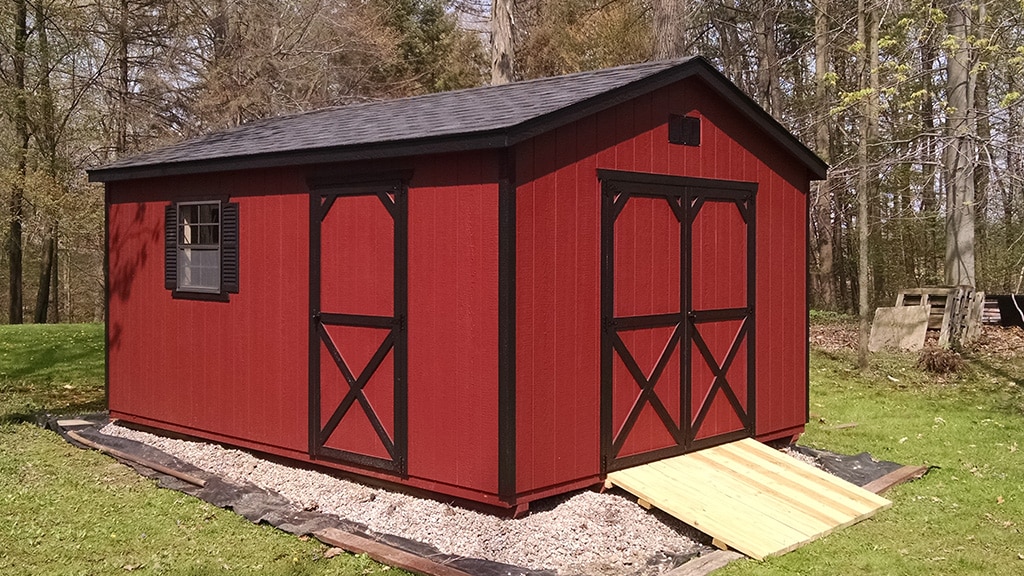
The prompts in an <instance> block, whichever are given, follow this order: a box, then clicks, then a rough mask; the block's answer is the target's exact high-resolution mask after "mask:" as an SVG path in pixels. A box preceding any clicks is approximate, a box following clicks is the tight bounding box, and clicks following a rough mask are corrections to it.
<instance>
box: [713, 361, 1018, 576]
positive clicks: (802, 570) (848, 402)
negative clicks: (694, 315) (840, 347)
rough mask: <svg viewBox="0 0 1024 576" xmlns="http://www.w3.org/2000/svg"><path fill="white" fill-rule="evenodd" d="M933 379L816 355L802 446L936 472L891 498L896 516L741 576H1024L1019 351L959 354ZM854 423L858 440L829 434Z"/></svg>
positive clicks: (851, 432) (739, 569)
mask: <svg viewBox="0 0 1024 576" xmlns="http://www.w3.org/2000/svg"><path fill="white" fill-rule="evenodd" d="M965 359H966V360H967V365H968V366H967V370H966V371H965V372H963V373H962V374H960V375H958V376H955V377H952V378H936V377H935V376H933V375H931V374H926V373H923V372H922V371H921V370H919V369H918V368H917V367H916V366H915V360H916V356H914V355H910V354H905V355H876V356H874V357H873V359H872V363H873V364H872V368H871V369H870V370H869V371H868V372H866V373H863V374H861V373H859V372H857V371H855V370H853V369H852V366H853V365H854V362H855V360H856V358H855V354H854V353H852V352H841V353H825V352H822V351H820V350H816V351H814V352H813V354H812V357H811V422H810V423H809V424H808V429H807V433H806V434H805V435H804V436H803V437H802V439H801V443H802V444H806V445H810V446H814V447H819V448H825V449H829V450H833V451H836V452H843V453H847V454H853V453H857V452H862V451H867V452H870V453H871V454H872V455H874V456H875V457H876V458H879V459H884V460H893V461H896V462H901V463H904V464H926V465H930V466H935V467H937V468H935V469H933V470H931V471H930V472H929V473H928V474H927V475H926V476H925V477H924V478H923V479H921V480H917V481H914V482H911V483H908V484H904V485H902V486H898V487H896V488H894V489H893V490H891V491H889V492H887V493H886V497H888V498H889V499H891V500H893V504H894V505H893V507H892V508H891V509H889V510H886V511H883V512H881V513H879V514H878V515H876V516H875V517H873V518H871V519H869V520H867V521H865V522H862V523H860V524H858V525H855V526H853V527H850V528H847V529H845V530H842V531H840V532H838V533H835V534H833V535H830V536H828V537H827V538H825V539H823V540H820V541H818V542H815V543H812V544H809V545H807V546H805V547H803V548H801V549H799V550H796V551H794V552H791V553H789V554H786V555H785V556H782V557H780V558H774V559H770V560H768V561H766V562H763V563H758V562H754V561H752V560H744V561H741V562H736V563H733V564H731V565H730V566H728V567H727V568H726V569H724V570H722V571H721V572H716V573H715V575H716V576H719V574H721V576H736V575H745V574H821V575H833V574H845V575H849V574H886V575H890V574H891V575H898V574H907V575H914V576H918V575H921V574H985V575H987V576H996V575H1001V574H1007V575H1009V574H1024V535H1022V531H1024V390H1022V388H1024V350H1019V351H1018V353H1017V354H1016V358H1011V357H1010V355H1008V354H1007V355H1003V357H1001V358H1000V357H994V356H987V355H982V354H980V353H979V354H965ZM851 422H856V423H857V426H856V427H854V428H846V429H839V430H837V429H835V426H836V425H839V424H844V423H851Z"/></svg>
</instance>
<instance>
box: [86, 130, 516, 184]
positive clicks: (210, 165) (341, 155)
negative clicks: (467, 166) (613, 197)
mask: <svg viewBox="0 0 1024 576" xmlns="http://www.w3.org/2000/svg"><path fill="white" fill-rule="evenodd" d="M508 145H509V138H508V130H492V131H488V132H478V133H469V134H456V135H448V136H441V137H432V138H420V139H416V140H399V141H393V142H380V143H376V144H359V145H354V146H339V147H332V148H316V149H310V150H289V151H284V152H273V153H269V154H254V155H245V156H231V157H225V158H211V159H207V160H197V161H185V162H165V163H160V164H149V165H142V166H125V167H111V168H95V169H92V170H88V171H87V172H88V175H89V181H90V182H117V181H120V180H138V179H142V178H161V177H165V176H184V175H194V174H209V173H212V172H230V171H236V170H254V169H260V168H279V167H286V166H302V165H309V164H327V163H336V162H353V161H359V160H379V159H386V158H398V157H402V156H417V155H421V154H442V153H446V152H464V151H468V150H486V149H494V148H504V147H506V146H508Z"/></svg>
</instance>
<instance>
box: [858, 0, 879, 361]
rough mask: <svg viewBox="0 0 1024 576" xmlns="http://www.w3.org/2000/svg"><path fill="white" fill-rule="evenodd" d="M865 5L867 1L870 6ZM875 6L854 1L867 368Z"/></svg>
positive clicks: (861, 356) (861, 300)
mask: <svg viewBox="0 0 1024 576" xmlns="http://www.w3.org/2000/svg"><path fill="white" fill-rule="evenodd" d="M867 2H871V4H870V5H868V4H867ZM877 10H878V8H877V6H876V5H875V4H874V2H873V0H858V2H857V36H858V40H859V41H860V44H861V45H862V46H864V49H865V54H864V55H863V56H862V58H861V86H863V87H866V88H868V89H869V93H868V95H867V96H866V97H865V98H864V100H863V103H862V105H861V106H862V110H863V113H862V116H861V119H860V139H859V142H858V143H857V164H858V167H857V240H858V242H857V245H858V249H857V253H858V266H857V269H858V271H857V285H858V292H857V304H858V306H857V307H858V312H859V316H860V339H859V345H858V348H857V352H858V354H857V365H858V366H859V367H860V368H862V369H863V368H867V367H868V333H869V329H870V316H871V305H870V301H869V299H868V282H869V278H870V274H869V265H870V261H869V258H868V256H869V248H870V243H869V240H868V237H869V228H870V227H869V223H868V202H869V200H870V199H873V198H875V197H876V195H877V194H876V192H877V186H876V178H874V177H873V176H872V174H871V172H872V171H871V170H870V166H869V163H870V161H871V154H870V153H871V151H872V148H873V146H874V145H875V142H876V141H877V139H878V92H877V90H878V18H877Z"/></svg>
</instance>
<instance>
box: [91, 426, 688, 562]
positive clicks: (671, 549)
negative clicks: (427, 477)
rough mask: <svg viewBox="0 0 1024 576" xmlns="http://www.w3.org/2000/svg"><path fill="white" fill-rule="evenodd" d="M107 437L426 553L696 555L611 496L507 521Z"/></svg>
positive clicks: (672, 527)
mask: <svg viewBox="0 0 1024 576" xmlns="http://www.w3.org/2000/svg"><path fill="white" fill-rule="evenodd" d="M100 431H101V432H102V433H103V434H108V435H110V436H118V437H122V438H128V439H130V440H135V441H137V442H142V443H145V444H148V445H150V446H153V447H155V448H157V449H159V450H162V451H164V452H166V453H167V454H170V455H172V456H174V457H176V458H178V459H180V460H182V461H185V462H188V463H190V464H192V465H194V466H196V467H198V468H201V469H203V470H206V471H208V472H210V473H213V474H215V475H217V476H220V477H222V478H225V479H229V480H234V481H248V482H251V483H253V484H256V485H257V486H260V487H262V488H265V489H268V490H273V491H275V492H277V493H279V494H281V495H282V496H284V497H285V498H287V499H288V500H290V501H291V502H293V503H294V504H295V505H296V506H297V507H299V508H301V509H304V510H316V511H318V512H321V513H324V514H334V515H337V516H339V517H340V518H342V519H345V520H349V521H352V522H358V523H360V524H363V525H365V526H367V527H368V528H369V530H370V531H371V532H376V533H378V534H392V535H395V536H401V537H403V538H408V539H410V540H415V541H418V542H422V543H426V544H430V545H432V546H434V547H435V548H437V549H438V550H440V551H441V552H443V553H446V554H453V555H458V556H465V557H469V558H483V559H487V560H492V561H496V562H503V563H506V564H513V565H516V566H522V567H525V568H531V569H538V570H539V569H549V570H555V571H556V572H557V573H558V574H588V575H595V576H596V575H602V574H608V575H611V574H657V573H659V572H662V571H665V570H668V569H670V568H671V567H672V564H671V563H669V562H660V563H657V562H655V563H651V562H650V560H652V559H656V558H662V559H664V558H665V557H666V555H668V556H676V555H680V554H684V553H687V552H695V551H697V550H699V549H701V548H702V547H701V544H700V543H699V542H697V541H696V540H694V539H693V538H694V537H695V536H696V535H697V534H698V533H697V532H696V531H695V530H694V529H692V528H690V527H688V526H686V525H685V524H683V523H681V522H678V521H676V520H674V519H672V518H670V517H668V516H666V515H663V514H660V513H659V514H654V513H651V512H648V511H646V510H644V509H643V508H641V507H640V506H638V505H637V504H636V502H635V501H634V500H630V499H627V498H625V497H623V496H620V495H618V494H614V493H605V494H598V493H596V492H589V491H587V492H580V493H577V494H575V495H572V496H571V497H566V498H564V499H561V500H560V501H558V502H557V505H554V506H543V504H542V505H541V506H538V507H537V508H539V509H537V510H535V511H533V512H531V513H530V514H528V515H526V516H525V517H523V518H519V519H511V518H500V517H497V516H493V515H489V514H484V513H480V512H474V511H471V510H466V509H463V508H459V507H456V506H451V505H448V504H445V503H442V502H438V501H435V500H429V499H422V498H415V497H412V496H409V495H406V494H401V493H397V492H392V491H389V490H385V489H381V488H373V487H369V486H365V485H362V484H359V483H356V482H351V481H348V480H342V479H339V478H335V477H333V476H331V475H328V474H324V473H321V472H316V471H312V470H303V469H299V468H291V467H288V466H284V465H282V464H277V463H274V462H270V461H267V460H262V459H260V458H257V457H255V456H253V455H251V454H249V453H247V452H243V451H240V450H232V449H228V448H224V447H223V446H221V445H218V444H208V443H203V442H189V441H185V440H174V439H170V438H164V437H162V436H155V435H153V434H148V433H145V432H140V431H136V430H131V429H129V428H125V427H123V426H118V425H116V424H108V425H107V426H105V427H104V428H103V429H102V430H100Z"/></svg>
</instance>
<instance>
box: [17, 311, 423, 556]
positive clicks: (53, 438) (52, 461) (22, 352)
mask: <svg viewBox="0 0 1024 576" xmlns="http://www.w3.org/2000/svg"><path fill="white" fill-rule="evenodd" d="M103 403H104V397H103V328H102V326H99V325H59V326H0V511H2V516H3V519H2V520H0V574H5V575H8V574H32V575H37V574H68V575H73V574H83V575H84V574H90V575H92V574H127V573H129V572H139V573H144V574H197V575H199V574H218V573H228V572H233V573H241V574H257V573H258V574H294V575H302V574H310V575H315V574H359V575H362V574H405V573H404V572H402V571H399V570H393V569H390V568H388V567H385V566H381V565H380V564H377V563H375V562H373V561H371V560H369V559H368V558H366V557H364V556H352V555H342V556H337V557H335V558H331V559H326V558H324V552H325V551H326V547H325V546H324V545H322V544H320V543H319V542H318V541H316V540H312V539H308V538H307V539H300V538H296V537H295V536H292V535H290V534H286V533H285V532H281V531H280V530H277V529H276V528H272V527H269V526H257V525H254V524H252V523H250V522H249V521H248V520H245V519H244V518H242V517H240V516H236V515H235V514H233V513H231V512H228V511H225V510H221V509H219V508H216V507H214V506H211V505H209V504H206V503H205V502H202V501H200V500H198V499H195V498H193V497H191V496H186V495H184V494H181V493H178V492H174V491H171V490H164V489H160V488H157V487H156V484H155V483H154V482H153V481H152V480H148V479H145V478H142V477H140V476H139V475H138V474H136V473H135V472H134V471H132V470H131V469H129V468H127V467H125V466H122V465H120V464H118V463H116V462H115V461H114V460H112V459H111V458H109V457H107V456H103V455H100V454H98V453H96V452H87V451H83V450H79V449H77V448H73V447H72V446H70V445H69V444H67V443H66V442H64V441H63V440H62V439H61V438H60V437H59V436H57V435H56V434H54V433H52V432H49V431H46V430H43V429H41V428H38V427H37V426H35V425H34V424H32V421H33V420H34V418H35V415H37V414H40V413H42V412H49V413H54V414H57V413H73V412H85V411H96V410H100V409H102V407H103Z"/></svg>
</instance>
